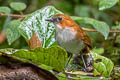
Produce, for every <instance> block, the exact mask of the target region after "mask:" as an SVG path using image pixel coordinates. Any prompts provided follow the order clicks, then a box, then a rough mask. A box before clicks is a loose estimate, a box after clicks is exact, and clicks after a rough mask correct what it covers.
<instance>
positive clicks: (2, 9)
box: [0, 6, 11, 14]
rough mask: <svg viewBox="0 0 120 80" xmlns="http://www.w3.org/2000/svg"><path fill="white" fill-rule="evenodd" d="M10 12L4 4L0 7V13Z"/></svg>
mask: <svg viewBox="0 0 120 80" xmlns="http://www.w3.org/2000/svg"><path fill="white" fill-rule="evenodd" d="M10 12H11V10H10V8H8V7H6V6H3V7H0V13H5V14H10Z"/></svg>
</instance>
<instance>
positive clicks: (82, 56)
mask: <svg viewBox="0 0 120 80" xmlns="http://www.w3.org/2000/svg"><path fill="white" fill-rule="evenodd" d="M81 59H82V61H83V64H84V68H85V72H86V67H87V65H86V63H85V60H84V57H83V55H81Z"/></svg>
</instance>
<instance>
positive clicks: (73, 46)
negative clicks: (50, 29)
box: [55, 28, 85, 54]
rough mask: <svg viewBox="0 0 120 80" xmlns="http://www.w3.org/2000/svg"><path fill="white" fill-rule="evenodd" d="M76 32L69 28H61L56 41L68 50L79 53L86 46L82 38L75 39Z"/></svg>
mask: <svg viewBox="0 0 120 80" xmlns="http://www.w3.org/2000/svg"><path fill="white" fill-rule="evenodd" d="M75 35H76V32H74V31H73V30H71V29H69V28H64V29H59V31H57V33H56V37H55V38H56V41H57V42H58V44H59V45H60V46H61V47H63V48H64V49H66V50H67V51H68V52H70V53H73V54H78V53H80V51H81V50H82V49H83V48H84V47H85V45H84V42H83V41H82V40H76V39H75Z"/></svg>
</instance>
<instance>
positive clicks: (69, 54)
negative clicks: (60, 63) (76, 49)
mask: <svg viewBox="0 0 120 80" xmlns="http://www.w3.org/2000/svg"><path fill="white" fill-rule="evenodd" d="M71 58H72V54H71V53H68V61H67V63H66V67H65V72H67V71H68V69H69V62H70V60H71Z"/></svg>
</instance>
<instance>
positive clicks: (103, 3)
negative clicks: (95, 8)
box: [99, 0, 118, 10]
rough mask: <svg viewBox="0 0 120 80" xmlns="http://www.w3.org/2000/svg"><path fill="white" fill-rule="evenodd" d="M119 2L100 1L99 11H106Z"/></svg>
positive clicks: (111, 0)
mask: <svg viewBox="0 0 120 80" xmlns="http://www.w3.org/2000/svg"><path fill="white" fill-rule="evenodd" d="M117 2H118V0H109V1H108V0H100V2H99V10H105V9H108V8H111V7H113V6H114V5H115V4H116V3H117Z"/></svg>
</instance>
